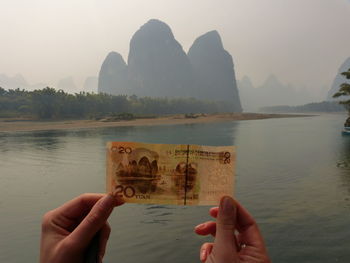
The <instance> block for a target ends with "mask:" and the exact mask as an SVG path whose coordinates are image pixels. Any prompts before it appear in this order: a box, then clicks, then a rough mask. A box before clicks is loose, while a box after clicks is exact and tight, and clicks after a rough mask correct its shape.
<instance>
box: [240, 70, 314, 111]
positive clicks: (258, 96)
mask: <svg viewBox="0 0 350 263" xmlns="http://www.w3.org/2000/svg"><path fill="white" fill-rule="evenodd" d="M237 85H238V90H239V94H240V97H241V101H242V107H243V108H244V110H245V111H258V110H259V109H260V108H262V107H267V106H277V105H290V106H295V105H301V104H305V103H309V102H311V101H313V100H314V99H313V96H312V95H311V94H309V93H308V91H307V90H305V89H299V90H298V89H296V88H295V87H293V86H292V85H287V84H283V83H282V82H281V81H280V80H279V79H278V78H277V77H276V76H275V75H270V76H269V77H268V78H267V79H266V80H265V81H264V83H263V84H262V85H261V86H259V87H254V85H253V83H252V81H251V80H250V78H249V77H247V76H245V77H243V78H242V79H241V80H238V81H237Z"/></svg>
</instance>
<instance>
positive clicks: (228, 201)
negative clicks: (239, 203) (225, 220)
mask: <svg viewBox="0 0 350 263" xmlns="http://www.w3.org/2000/svg"><path fill="white" fill-rule="evenodd" d="M234 209H235V206H234V202H233V199H232V198H231V197H229V196H224V197H223V198H222V199H221V202H220V210H221V211H222V212H223V213H224V214H225V215H232V214H233V212H234Z"/></svg>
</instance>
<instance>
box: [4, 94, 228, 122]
mask: <svg viewBox="0 0 350 263" xmlns="http://www.w3.org/2000/svg"><path fill="white" fill-rule="evenodd" d="M231 108H232V105H231V103H229V102H216V101H202V100H197V99H194V98H171V99H170V98H151V97H142V98H138V97H137V96H135V95H133V96H126V95H118V96H113V95H109V94H104V93H99V94H95V93H85V92H81V93H75V94H69V93H66V92H64V91H62V90H55V89H54V88H49V87H47V88H45V89H41V90H34V91H26V90H23V89H22V90H21V89H15V90H12V89H10V90H5V89H3V88H1V87H0V118H32V119H74V118H75V119H101V118H105V117H114V118H116V119H133V118H135V116H136V117H138V118H139V117H150V116H152V117H154V116H155V115H167V114H198V113H220V112H230V109H231Z"/></svg>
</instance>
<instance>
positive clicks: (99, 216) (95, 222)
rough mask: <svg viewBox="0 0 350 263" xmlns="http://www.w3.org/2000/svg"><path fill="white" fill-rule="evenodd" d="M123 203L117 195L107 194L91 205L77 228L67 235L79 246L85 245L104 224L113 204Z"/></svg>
mask: <svg viewBox="0 0 350 263" xmlns="http://www.w3.org/2000/svg"><path fill="white" fill-rule="evenodd" d="M121 204H123V201H122V200H120V198H119V197H117V196H114V195H112V194H107V195H105V196H104V197H103V198H101V199H100V200H99V201H97V202H96V204H95V205H94V206H93V207H92V209H91V211H90V212H89V213H88V215H87V216H86V217H85V218H84V220H83V221H82V222H81V223H80V224H79V225H78V226H77V228H76V229H75V230H74V231H73V232H72V233H71V234H70V235H69V236H68V237H67V238H68V239H70V241H71V242H72V243H74V244H76V245H79V246H81V247H83V248H84V247H86V246H87V245H88V244H89V243H90V241H91V240H92V238H93V237H94V235H95V234H96V233H97V232H98V231H99V230H100V229H101V228H102V227H103V226H104V225H105V223H106V221H107V219H108V217H109V215H110V214H111V213H112V210H113V208H114V207H115V206H118V205H121Z"/></svg>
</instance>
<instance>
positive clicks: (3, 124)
mask: <svg viewBox="0 0 350 263" xmlns="http://www.w3.org/2000/svg"><path fill="white" fill-rule="evenodd" d="M312 116H315V115H304V114H303V115H302V114H264V113H230V114H208V115H205V116H199V117H197V118H185V116H184V115H183V114H178V115H172V116H166V117H158V118H148V119H135V120H128V121H100V120H58V121H33V120H16V119H13V120H8V119H0V132H18V131H47V130H71V129H92V128H104V127H125V126H152V125H177V124H194V123H215V122H227V121H242V120H263V119H272V118H296V117H312Z"/></svg>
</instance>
